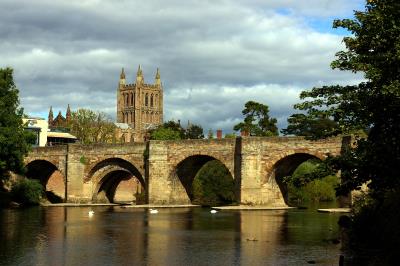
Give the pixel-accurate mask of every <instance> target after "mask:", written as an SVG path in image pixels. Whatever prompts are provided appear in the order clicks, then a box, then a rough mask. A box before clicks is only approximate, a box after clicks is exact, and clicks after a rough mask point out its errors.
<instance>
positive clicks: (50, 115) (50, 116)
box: [47, 106, 54, 126]
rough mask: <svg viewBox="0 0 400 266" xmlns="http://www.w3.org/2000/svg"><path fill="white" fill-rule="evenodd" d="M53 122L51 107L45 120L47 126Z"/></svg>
mask: <svg viewBox="0 0 400 266" xmlns="http://www.w3.org/2000/svg"><path fill="white" fill-rule="evenodd" d="M53 121H54V117H53V107H52V106H50V110H49V116H48V118H47V122H48V123H49V126H51V125H52V124H53Z"/></svg>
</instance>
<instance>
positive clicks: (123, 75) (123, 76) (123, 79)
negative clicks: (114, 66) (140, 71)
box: [119, 68, 125, 85]
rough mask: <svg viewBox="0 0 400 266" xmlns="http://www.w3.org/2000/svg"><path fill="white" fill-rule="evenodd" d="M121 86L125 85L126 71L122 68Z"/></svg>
mask: <svg viewBox="0 0 400 266" xmlns="http://www.w3.org/2000/svg"><path fill="white" fill-rule="evenodd" d="M119 84H121V85H125V70H124V68H122V70H121V74H120V75H119Z"/></svg>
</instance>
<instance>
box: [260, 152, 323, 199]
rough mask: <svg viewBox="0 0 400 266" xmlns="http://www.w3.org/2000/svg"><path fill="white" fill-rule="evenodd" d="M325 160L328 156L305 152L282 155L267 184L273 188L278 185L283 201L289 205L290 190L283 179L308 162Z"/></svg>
mask: <svg viewBox="0 0 400 266" xmlns="http://www.w3.org/2000/svg"><path fill="white" fill-rule="evenodd" d="M325 158H326V156H325V155H323V154H321V153H318V152H317V153H311V152H310V153H308V152H304V151H302V152H295V153H292V154H285V155H281V156H280V157H279V159H278V160H277V161H276V162H275V163H274V165H273V167H272V171H271V173H270V175H269V176H268V177H267V179H266V182H267V183H269V184H272V185H273V186H274V185H277V186H278V187H279V190H280V192H281V195H282V197H283V200H284V201H285V203H286V204H288V190H287V186H286V184H284V183H283V178H284V177H286V176H290V175H292V174H293V172H294V171H295V170H296V168H297V167H298V166H299V165H300V164H302V163H303V162H305V161H307V160H310V159H316V160H320V161H322V160H324V159H325ZM264 183H265V182H264Z"/></svg>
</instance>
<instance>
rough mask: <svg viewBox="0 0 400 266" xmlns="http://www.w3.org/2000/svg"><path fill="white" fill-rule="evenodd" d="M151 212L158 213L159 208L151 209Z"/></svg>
mask: <svg viewBox="0 0 400 266" xmlns="http://www.w3.org/2000/svg"><path fill="white" fill-rule="evenodd" d="M150 213H158V210H155V209H150Z"/></svg>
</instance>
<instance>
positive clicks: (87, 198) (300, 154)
mask: <svg viewBox="0 0 400 266" xmlns="http://www.w3.org/2000/svg"><path fill="white" fill-rule="evenodd" d="M341 149H342V139H341V138H331V139H326V140H320V141H309V140H305V139H303V138H300V137H238V138H236V139H211V140H179V141H148V142H145V143H125V144H107V145H105V144H102V145H81V144H69V145H68V146H55V147H44V148H43V147H38V148H35V149H33V151H32V152H31V153H30V154H29V155H28V157H26V163H27V168H28V173H31V175H32V176H33V175H35V177H36V178H40V179H41V180H42V183H46V182H49V178H51V176H52V175H51V174H52V173H51V172H52V171H56V170H57V171H59V172H60V173H61V174H62V175H63V176H64V182H65V195H62V197H63V198H64V199H65V200H66V201H67V202H96V201H97V200H98V198H97V196H98V194H99V192H100V191H101V190H104V191H105V192H106V193H109V194H110V195H112V193H113V191H112V190H113V189H114V190H115V187H116V185H118V183H119V182H120V181H121V180H126V179H127V178H129V177H135V178H137V180H139V182H140V184H141V185H142V187H143V188H144V191H145V194H146V201H147V203H149V204H187V203H190V200H191V183H192V181H193V178H194V177H195V175H196V173H197V171H198V170H199V169H200V168H201V167H202V166H203V165H204V164H205V163H206V162H207V161H210V160H219V161H220V162H221V163H223V164H224V165H225V167H226V168H227V169H228V170H229V172H230V173H231V175H232V178H233V179H234V182H235V188H236V191H235V194H236V199H237V201H238V202H240V203H241V204H248V205H268V206H286V203H285V188H284V186H283V185H282V183H281V179H282V178H283V177H284V176H286V175H289V174H291V173H292V172H293V171H294V169H295V168H296V167H297V166H298V165H299V164H300V163H301V162H303V161H305V160H307V159H310V158H319V159H322V160H323V159H324V158H326V157H327V156H328V155H329V154H332V155H337V154H339V153H340V152H341ZM30 169H31V171H30ZM49 169H50V170H51V171H50V170H49ZM32 173H34V174H32ZM28 177H29V176H28ZM43 180H44V181H43ZM111 197H112V196H111Z"/></svg>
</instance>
